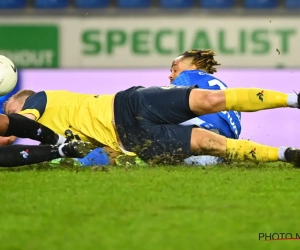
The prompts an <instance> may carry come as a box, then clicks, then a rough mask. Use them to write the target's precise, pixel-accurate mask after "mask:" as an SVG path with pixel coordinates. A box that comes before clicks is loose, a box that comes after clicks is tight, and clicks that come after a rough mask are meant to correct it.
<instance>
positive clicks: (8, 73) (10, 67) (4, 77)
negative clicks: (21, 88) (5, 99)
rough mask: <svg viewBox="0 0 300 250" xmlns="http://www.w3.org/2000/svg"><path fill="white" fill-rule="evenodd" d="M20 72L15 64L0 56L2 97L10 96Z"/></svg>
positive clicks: (0, 94) (0, 91) (0, 93)
mask: <svg viewBox="0 0 300 250" xmlns="http://www.w3.org/2000/svg"><path fill="white" fill-rule="evenodd" d="M17 81H18V72H17V68H16V66H15V65H14V63H13V62H12V61H11V60H10V59H9V58H7V57H5V56H2V55H0V96H3V95H7V94H9V93H10V92H11V91H12V90H13V89H14V88H15V86H16V84H17Z"/></svg>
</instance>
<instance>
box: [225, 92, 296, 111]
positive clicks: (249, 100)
mask: <svg viewBox="0 0 300 250" xmlns="http://www.w3.org/2000/svg"><path fill="white" fill-rule="evenodd" d="M224 91H225V98H226V110H236V111H257V110H262V109H271V108H279V107H288V106H292V105H294V103H289V95H288V94H284V93H281V92H278V91H272V90H263V89H257V88H231V89H226V90H224ZM295 97H296V94H295ZM295 104H297V103H295Z"/></svg>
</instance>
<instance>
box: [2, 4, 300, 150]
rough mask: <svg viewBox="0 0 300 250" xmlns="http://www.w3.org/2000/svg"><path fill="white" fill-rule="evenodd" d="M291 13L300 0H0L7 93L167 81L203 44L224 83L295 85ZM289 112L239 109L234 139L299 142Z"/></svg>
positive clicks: (297, 40) (298, 37)
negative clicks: (176, 62) (14, 81)
mask: <svg viewBox="0 0 300 250" xmlns="http://www.w3.org/2000/svg"><path fill="white" fill-rule="evenodd" d="M299 14H300V0H111V1H109V0H27V1H26V0H0V38H1V39H0V54H3V55H5V56H7V57H9V58H11V59H12V60H13V61H14V62H15V63H16V65H17V66H18V68H19V75H20V80H19V83H18V86H17V88H16V89H15V91H14V92H16V91H17V90H19V89H21V88H22V89H24V88H26V89H28V88H30V89H33V90H36V91H38V90H43V89H69V90H74V91H81V92H85V93H99V94H101V93H114V92H116V91H118V90H122V89H124V88H127V87H129V86H132V85H144V86H151V85H166V84H168V79H167V76H168V74H169V67H170V64H171V61H172V60H173V59H174V58H175V57H176V56H177V55H178V54H179V53H181V52H183V51H185V50H188V49H208V48H209V49H213V50H214V51H216V53H217V54H218V57H217V59H218V61H219V62H220V63H221V64H222V66H221V67H220V70H219V72H218V73H217V75H216V76H217V77H219V78H220V79H222V80H223V81H224V82H225V83H226V84H228V85H229V86H230V87H253V86H255V87H259V88H272V89H277V90H280V91H285V92H293V91H299V84H298V80H299V79H300V77H299V76H300V70H299V67H300V60H299V58H300V50H299V44H300V22H299V21H300V18H299ZM9 96H10V95H8V96H6V97H2V99H1V102H2V103H3V102H4V101H5V100H6V99H7V98H9ZM295 112H297V111H295V110H284V111H283V110H282V109H281V110H276V111H263V112H260V113H255V114H243V121H242V125H243V130H242V137H243V138H247V139H252V140H256V141H258V142H261V143H269V144H271V145H274V146H280V145H282V144H286V145H294V146H298V147H300V145H299V142H297V140H296V138H293V135H292V132H291V131H293V128H295V127H296V120H297V119H295V116H296V113H295ZM270 126H272V128H274V131H275V130H276V129H277V130H278V129H279V130H280V131H284V133H282V135H281V134H279V133H278V132H277V133H275V132H272V130H270Z"/></svg>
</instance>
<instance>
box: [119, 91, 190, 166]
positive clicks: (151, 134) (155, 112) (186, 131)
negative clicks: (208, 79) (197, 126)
mask: <svg viewBox="0 0 300 250" xmlns="http://www.w3.org/2000/svg"><path fill="white" fill-rule="evenodd" d="M192 89H193V87H170V88H169V87H151V88H144V87H132V88H130V89H127V90H125V91H121V92H118V93H117V94H116V97H115V101H114V115H115V123H116V127H117V132H118V135H119V137H120V140H121V142H122V144H123V146H124V147H125V149H126V150H128V151H131V152H135V153H137V154H138V155H139V156H140V157H141V158H142V159H144V160H158V159H159V160H163V161H166V160H168V161H169V160H170V161H180V160H182V159H183V158H185V157H187V156H190V155H191V150H190V141H191V133H192V128H193V126H181V125H178V124H179V123H181V122H184V121H187V120H189V119H191V118H194V117H196V115H195V114H194V113H193V112H192V111H191V110H190V107H189V95H190V92H191V90H192Z"/></svg>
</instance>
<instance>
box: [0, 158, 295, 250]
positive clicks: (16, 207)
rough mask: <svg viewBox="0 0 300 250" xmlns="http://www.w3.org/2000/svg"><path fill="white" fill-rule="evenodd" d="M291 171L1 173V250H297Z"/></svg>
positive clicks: (283, 167)
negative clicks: (288, 237) (277, 237)
mask: <svg viewBox="0 0 300 250" xmlns="http://www.w3.org/2000/svg"><path fill="white" fill-rule="evenodd" d="M299 187H300V170H298V169H294V168H292V167H291V166H290V165H288V164H282V163H274V164H259V165H255V164H251V165H249V164H234V165H233V166H218V167H209V168H200V167H166V166H165V167H143V168H139V167H132V168H122V167H107V168H96V169H95V168H93V169H91V168H89V169H77V168H67V167H64V168H42V167H29V168H27V167H25V168H17V169H14V170H8V169H1V171H0V249H1V250H41V249H43V250H94V249H95V250H127V249H128V250H144V249H145V250H194V249H195V250H197V249H201V250H202V249H209V250H212V249H218V250H219V249H221V250H224V249H226V250H227V249H228V250H229V249H230V250H235V249H237V250H240V249H251V250H259V249H278V250H281V249H300V240H299V241H298V240H294V241H259V240H258V234H259V233H281V232H284V233H292V234H296V233H298V234H300V224H299V222H300V215H299V209H300V192H299Z"/></svg>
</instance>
